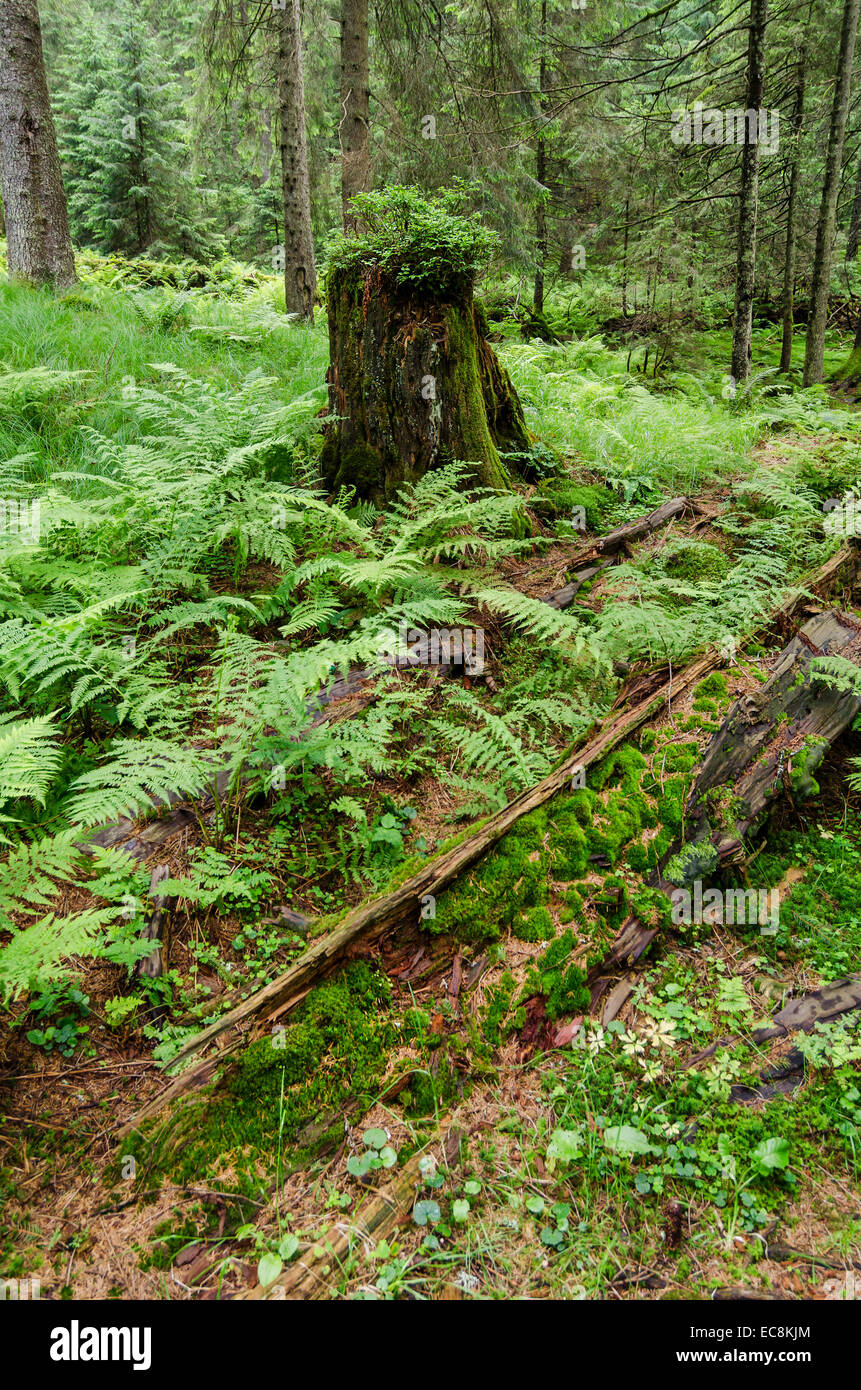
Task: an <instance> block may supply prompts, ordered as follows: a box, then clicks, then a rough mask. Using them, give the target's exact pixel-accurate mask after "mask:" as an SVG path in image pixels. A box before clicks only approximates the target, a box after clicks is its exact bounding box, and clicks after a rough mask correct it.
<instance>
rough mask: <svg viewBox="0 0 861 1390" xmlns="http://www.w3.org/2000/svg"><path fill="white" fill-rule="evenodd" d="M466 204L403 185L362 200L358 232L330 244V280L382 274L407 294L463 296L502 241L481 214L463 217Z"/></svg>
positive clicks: (454, 196) (358, 198) (357, 206)
mask: <svg viewBox="0 0 861 1390" xmlns="http://www.w3.org/2000/svg"><path fill="white" fill-rule="evenodd" d="M460 202H461V198H460V195H459V193H458V191H457V190H454V191H453V192H449V193H444V194H441V195H439V196H438V197H436V198H429V197H428V196H427V195H425V194H424V193H422V192H421V191H420V190H419V189H418V188H405V187H400V186H397V185H391V186H389V187H388V188H386V189H385V190H384V191H381V192H374V193H358V194H356V195H355V196H354V198H353V199H352V203H351V207H352V213H353V216H354V217H355V218H356V220H357V223H358V230H357V231H355V232H351V233H349V232H348V233H339V234H336V235H335V236H334V237H333V238H332V240H331V241H330V243H329V247H328V260H329V267H330V274H331V271H332V270H347V271H351V270H352V271H355V272H357V273H359V274H361V275H364V274H365V273H366V272H367V271H368V270H370V269H372V268H378V269H379V270H380V271H381V272H382V273H383V274H384V275H386V276H388V277H389V278H390V279H391V280H392V281H394V282H395V283H396V284H397V285H399V286H400V287H401V288H403V289H405V290H409V291H412V292H419V293H426V294H431V295H433V296H434V297H439V298H444V297H445V296H446V295H449V294H457V293H462V292H463V290H464V289H468V288H469V287H470V286H471V285H472V282H473V280H474V279H475V276H476V275H477V273H478V272H479V270H481V269H482V268H483V267H484V265H485V263H486V262H487V260H488V257H489V256H490V252H491V250H492V249H493V247H494V245H495V243H496V238H495V237H494V235H493V233H492V232H490V231H488V229H487V227H486V226H485V225H484V223H483V219H482V218H481V217H480V216H479V214H477V213H473V214H470V215H467V216H464V215H459V214H458V213H457V212H456V211H455V209H456V208H457V206H458V204H459V203H460ZM329 283H330V286H331V281H330V282H329Z"/></svg>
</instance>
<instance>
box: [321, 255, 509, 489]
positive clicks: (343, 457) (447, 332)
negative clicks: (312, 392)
mask: <svg viewBox="0 0 861 1390" xmlns="http://www.w3.org/2000/svg"><path fill="white" fill-rule="evenodd" d="M327 306H328V312H329V346H330V354H331V361H330V367H329V375H328V381H329V411H330V413H331V415H332V416H333V417H335V418H333V420H332V423H331V425H330V426H329V427H328V429H327V432H326V440H325V444H324V448H323V475H324V478H325V481H326V485H327V487H329V488H330V489H331V490H332V491H335V490H336V489H337V488H339V487H342V486H348V487H355V488H356V490H357V492H358V494H359V496H361V497H373V498H375V499H382V498H385V497H391V496H393V495H394V494H395V493H396V492H397V490H398V489H399V488H400V487H401V486H402V485H403V484H404V483H408V482H413V481H415V480H417V479H418V478H421V477H422V476H423V475H424V474H425V473H426V472H427V471H428V470H429V469H431V468H434V467H435V466H439V465H440V464H443V463H446V462H450V461H452V460H453V459H462V460H464V461H467V462H469V463H472V464H473V466H474V469H473V471H474V476H475V480H476V483H477V484H480V485H482V486H485V487H495V488H507V487H509V486H510V479H509V476H508V471H507V469H506V466H505V463H504V462H503V460H502V459H501V458H500V452H502V453H509V454H516V453H525V452H526V451H527V450H528V448H529V437H528V434H527V430H526V424H525V421H524V419H523V411H522V408H521V406H520V402H519V400H518V398H517V394H516V392H515V390H514V387H513V386H512V384H511V380H510V378H509V376H508V373H507V372H506V370H505V368H504V367H503V366H502V364H501V363H500V362H499V360H498V358H497V356H496V354H495V353H494V351H493V349H492V348H491V346H490V344H489V343H488V342H487V339H486V338H485V336H484V333H485V323H484V318H483V315H482V314H481V311H480V309H479V308H478V306H477V305H476V304H475V303H474V302H473V300H472V293H471V290H469V289H468V288H463V289H462V290H461V291H460V293H458V294H452V293H451V292H449V295H448V297H447V299H446V300H445V301H441V302H433V301H431V300H429V299H428V298H426V297H424V296H418V295H416V294H415V293H409V292H407V293H404V291H403V290H400V289H399V288H398V287H397V286H396V285H393V284H392V283H391V281H389V280H388V279H387V277H386V276H385V274H384V272H383V271H382V270H381V269H380V267H378V266H374V267H371V268H370V269H367V270H365V271H364V273H357V271H356V269H355V268H353V267H350V268H347V269H335V270H333V271H332V272H331V274H330V276H329V282H328V292H327Z"/></svg>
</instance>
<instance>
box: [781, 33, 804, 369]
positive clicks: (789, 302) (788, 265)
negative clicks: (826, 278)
mask: <svg viewBox="0 0 861 1390" xmlns="http://www.w3.org/2000/svg"><path fill="white" fill-rule="evenodd" d="M806 59H807V34H806V32H805V35H804V39H803V41H802V44H801V49H800V51H799V55H798V66H797V68H796V82H795V104H794V106H793V109H792V119H791V124H790V139H791V147H790V148H791V154H790V166H789V201H788V203H787V208H786V251H785V254H784V258H783V341H782V343H781V348H780V370H781V371H782V372H788V371H789V368H790V367H791V366H792V335H793V330H794V322H793V320H794V309H795V304H794V299H795V260H796V250H797V238H798V179H799V173H800V169H801V129H802V125H803V122H804V81H805V63H806Z"/></svg>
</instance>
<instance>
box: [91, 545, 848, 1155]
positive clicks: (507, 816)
mask: <svg viewBox="0 0 861 1390" xmlns="http://www.w3.org/2000/svg"><path fill="white" fill-rule="evenodd" d="M854 557H855V552H854V551H853V550H852V549H850V547H849V546H844V547H842V548H841V550H840V551H838V552H837V553H836V554H835V555H834V556H832V557H831V559H830V560H829V561H827V562H826V564H825V565H824V566H823V567H822V568H821V569H820V570H819V571H818V572H817V573H816V574H815V575H813V576H811V577H810V579H809V580H808V586H812V585H814V584H821V583H825V582H830V580H831V578H833V576H834V575H835V574H836V573H839V572H840V570H841V569H842V567H843V566H844V565H846V564H847V562H849V561H850V560H852V561H853V563H854ZM803 593H804V590H797V591H796V592H795V593H794V594H793V595H791V596H790V597H789V598H787V599H786V600H785V602H784V603H783V604H781V605H780V608H779V609H778V610H777V613H778V614H786V615H788V614H790V613H791V612H792V611H793V609H794V607H795V606H796V604H797V603H798V602H799V600H800V598H801V596H802V594H803ZM721 661H722V657H721V655H720V653H719V652H717V651H714V650H712V651H710V652H709V653H707V654H706V655H705V656H703V657H701V658H699V660H697V661H695V662H693V663H692V664H691V665H690V666H688V667H686V668H685V669H684V670H682V671H680V672H675V673H674V675H673V679H672V681H670V682H668V683H667V684H666V685H665V686H663V687H662V688H661V689H660V690H658V691H657V692H655V693H654V694H653V695H650V696H649V697H648V698H647V699H645V700H642V701H641V702H640V703H638V704H637V705H636V706H634V708H633V709H630V710H628V711H626V712H621V713H618V714H616V715H615V716H614V717H612V718H611V719H610V720H609V721H608V723H607V724H606V725H605V727H604V728H603V729H601V730H600V731H599V733H598V734H597V735H596V736H595V738H593V739H592V740H591V741H590V742H589V743H588V744H586V745H585V747H583V748H579V749H576V750H575V751H574V752H573V753H571V754H569V756H568V757H567V758H566V759H565V760H564V762H563V763H562V764H561V765H560V766H559V767H558V768H557V769H556V770H555V771H554V772H552V773H550V774H549V776H547V777H545V778H544V779H543V780H542V781H541V782H539V783H538V784H537V785H536V786H534V787H531V788H529V790H527V791H525V792H522V793H521V794H520V795H519V796H518V797H516V798H515V799H514V800H513V801H511V802H509V803H508V805H507V806H505V807H503V808H502V810H500V811H497V812H495V813H494V814H493V815H492V816H490V817H488V818H487V820H485V821H483V822H480V823H479V824H478V826H477V827H476V828H475V830H474V831H473V833H472V834H470V835H469V836H468V838H466V839H465V840H462V841H461V842H460V844H457V845H455V846H453V847H452V848H451V849H449V850H446V851H443V852H442V853H441V854H440V855H438V856H437V857H436V858H434V859H431V860H429V861H428V863H427V864H426V865H424V866H423V867H422V868H421V869H420V870H419V871H418V872H417V873H416V874H413V875H412V876H411V877H410V878H409V879H407V880H406V882H404V883H403V884H402V885H401V886H400V887H399V888H397V889H395V890H394V891H393V892H390V893H387V894H385V895H383V896H382V897H380V898H376V899H372V900H371V901H370V902H366V903H363V904H361V905H360V906H359V907H357V908H354V909H353V910H352V911H350V912H348V913H347V914H346V916H345V917H344V918H343V920H342V921H341V922H340V924H339V925H337V926H336V927H335V928H334V929H333V930H332V931H331V932H330V933H328V934H327V935H326V936H324V937H322V938H320V939H319V940H318V941H316V942H314V944H313V945H312V946H310V947H309V949H308V950H307V951H306V952H305V953H304V955H303V956H301V957H300V958H299V959H298V960H297V961H296V962H295V963H294V964H293V965H292V966H291V967H290V968H289V969H288V970H287V971H286V972H285V973H284V974H282V975H280V976H279V977H278V978H277V979H275V980H273V981H271V982H270V983H269V984H268V985H265V986H264V987H263V989H261V990H259V991H258V992H257V993H256V994H254V995H253V996H252V997H251V998H250V999H248V1000H246V1001H245V1002H244V1003H242V1004H240V1005H239V1006H238V1007H237V1008H235V1009H232V1010H231V1011H230V1012H229V1013H227V1014H225V1015H224V1016H223V1017H222V1018H220V1019H218V1020H217V1021H216V1022H215V1023H213V1024H211V1025H210V1026H209V1027H208V1028H205V1029H204V1030H203V1031H202V1032H200V1033H198V1034H197V1035H196V1036H195V1037H193V1038H190V1039H189V1040H188V1041H187V1042H186V1043H185V1044H184V1046H183V1047H182V1048H181V1050H180V1051H179V1053H178V1054H177V1055H176V1057H175V1058H174V1059H173V1061H172V1063H171V1064H170V1065H171V1067H172V1068H173V1067H178V1066H182V1064H183V1063H184V1062H187V1061H189V1060H190V1059H191V1058H192V1057H193V1056H195V1054H197V1053H198V1052H200V1051H202V1050H203V1049H205V1048H206V1047H207V1046H208V1045H209V1044H210V1043H212V1042H217V1043H218V1046H219V1048H220V1056H219V1058H218V1059H215V1060H214V1059H212V1058H209V1059H206V1060H205V1061H203V1062H198V1063H196V1064H195V1065H194V1066H192V1067H189V1068H188V1069H187V1070H186V1071H185V1072H182V1073H181V1074H180V1075H179V1076H177V1077H176V1078H175V1079H174V1080H173V1081H172V1083H171V1084H170V1085H169V1086H168V1087H166V1089H165V1090H164V1091H163V1092H162V1093H161V1094H160V1095H158V1096H156V1097H154V1098H153V1099H152V1100H151V1101H150V1102H149V1103H148V1104H147V1105H145V1106H144V1107H143V1108H142V1109H141V1110H140V1111H139V1112H138V1113H137V1115H135V1116H133V1117H132V1119H131V1120H129V1121H128V1122H127V1123H126V1124H124V1125H123V1126H122V1127H121V1128H120V1129H119V1130H117V1131H116V1133H117V1135H118V1137H119V1138H122V1137H123V1136H124V1135H127V1134H129V1133H131V1132H132V1131H133V1130H135V1129H137V1128H139V1126H140V1125H141V1124H142V1123H144V1122H145V1121H146V1120H147V1119H149V1118H150V1117H151V1116H152V1115H154V1114H156V1113H157V1112H158V1111H159V1110H161V1109H162V1108H163V1106H165V1105H166V1104H168V1103H170V1102H171V1101H173V1100H174V1099H177V1098H178V1097H179V1096H181V1095H183V1094H184V1093H186V1092H188V1091H190V1090H192V1089H195V1088H197V1087H199V1086H202V1085H205V1084H206V1083H207V1082H208V1081H209V1080H210V1079H211V1078H212V1076H213V1073H214V1070H215V1068H216V1066H217V1065H218V1062H220V1060H221V1059H222V1058H224V1057H226V1056H227V1055H229V1054H230V1053H231V1052H232V1051H234V1050H235V1049H236V1048H237V1047H239V1046H240V1045H241V1044H242V1041H243V1039H244V1037H245V1026H246V1025H247V1024H248V1022H249V1020H251V1019H254V1020H255V1022H257V1023H261V1022H263V1021H267V1020H268V1021H274V1020H275V1019H276V1018H281V1017H283V1016H284V1015H285V1014H286V1013H288V1012H289V1011H290V1010H292V1009H293V1008H295V1007H296V1005H297V1004H298V1003H300V1002H301V1000H302V999H303V998H304V997H305V995H306V994H307V993H308V991H309V990H310V989H311V988H312V987H313V985H314V984H316V983H317V982H318V981H319V980H321V979H323V978H324V977H325V976H326V975H327V974H329V973H330V972H331V971H332V970H333V969H334V968H335V967H336V966H337V965H338V964H339V962H340V961H342V960H343V959H344V958H345V956H346V955H347V954H348V953H349V952H351V951H353V950H355V948H356V947H357V946H358V945H359V943H360V942H361V944H362V946H366V945H367V944H369V943H370V942H372V941H374V940H375V939H377V938H378V937H379V936H381V935H382V934H383V933H384V932H386V931H387V930H389V929H391V928H393V927H395V926H397V925H399V924H401V923H403V922H405V921H413V922H415V921H416V920H417V918H418V917H419V914H420V905H421V902H422V899H423V898H426V897H427V896H428V895H430V896H435V895H436V894H437V893H439V892H440V891H441V890H442V889H443V888H444V887H446V885H447V884H449V883H451V882H452V881H453V880H454V879H455V878H456V877H457V876H458V875H459V874H460V873H462V872H463V870H464V869H466V868H468V867H470V866H471V865H472V864H473V863H475V861H476V860H477V859H479V858H481V856H482V855H483V854H485V853H486V852H487V851H488V850H489V849H491V848H492V847H493V845H495V844H496V843H497V841H498V840H500V839H501V838H502V836H503V835H505V833H506V832H507V831H508V830H509V829H510V828H511V827H512V826H513V825H514V824H515V823H516V822H517V821H518V820H519V819H520V818H521V817H522V816H525V815H527V814H528V813H529V812H530V811H533V810H535V809H536V808H537V807H538V806H541V805H543V804H544V803H545V802H546V801H549V800H550V798H551V797H552V796H554V795H555V793H556V792H558V791H560V790H561V789H562V788H563V787H564V786H566V785H567V784H569V782H570V780H571V777H572V774H574V773H575V771H579V769H581V768H585V767H588V766H589V765H590V764H592V763H594V762H597V761H599V760H600V759H601V758H602V757H604V756H605V754H606V753H608V752H610V751H611V750H612V749H613V748H615V747H616V746H617V745H618V744H619V743H621V742H622V741H623V740H624V739H626V738H628V737H629V736H630V735H631V734H632V733H633V732H634V731H635V730H636V729H638V728H639V727H640V726H641V725H642V724H644V723H646V722H647V720H648V719H649V718H651V717H652V716H654V715H655V714H657V713H658V712H659V711H661V710H663V709H664V708H669V706H670V703H671V700H672V698H673V697H676V698H677V697H679V696H680V695H682V694H684V693H685V692H686V691H688V690H690V689H691V688H692V687H693V686H695V685H696V684H698V682H699V681H701V680H702V679H703V678H704V677H705V676H706V675H708V674H709V673H710V672H711V671H713V670H714V669H715V668H716V667H717V666H719V665H720V664H721ZM654 935H655V932H654V931H651V933H650V930H649V929H648V928H644V927H643V926H642V924H640V923H639V922H637V920H636V919H629V922H628V923H626V924H625V927H623V929H622V932H621V933H620V937H619V938H617V942H618V943H620V944H618V945H614V948H613V950H612V952H611V956H610V957H608V960H612V961H613V963H614V964H621V963H622V962H623V961H624V963H625V964H633V963H634V961H636V960H637V959H638V958H639V956H641V955H642V953H643V951H644V950H645V948H646V946H647V945H648V944H649V942H650V941H651V940H652V939H653V937H654ZM607 969H608V966H607V962H606V961H603V962H601V964H600V965H599V966H597V967H595V969H594V970H593V971H592V972H590V976H589V982H590V984H594V982H595V981H596V980H597V977H598V976H599V975H600V974H606V972H607ZM599 997H600V994H599ZM594 998H595V991H594V989H593V1000H594ZM228 1034H232V1036H227V1035H228Z"/></svg>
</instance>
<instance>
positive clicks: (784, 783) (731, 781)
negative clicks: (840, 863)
mask: <svg viewBox="0 0 861 1390" xmlns="http://www.w3.org/2000/svg"><path fill="white" fill-rule="evenodd" d="M824 656H840V657H843V658H844V659H845V660H847V661H851V662H852V663H853V664H854V665H856V666H858V665H861V624H859V623H858V622H857V620H856V619H855V618H853V617H851V616H850V615H848V614H846V613H841V612H840V611H839V610H836V609H832V610H830V611H828V612H824V613H819V614H817V615H816V616H815V617H813V618H811V619H810V620H809V621H808V622H806V623H805V624H804V626H803V627H802V628H801V629H800V630H799V632H798V634H797V635H796V636H795V637H793V639H792V641H791V642H790V643H789V645H788V646H787V647H785V648H784V650H783V652H782V653H781V655H780V657H779V659H778V661H777V665H776V666H775V668H774V670H773V671H772V673H771V676H770V677H769V679H768V680H767V681H766V682H765V684H764V685H763V686H762V687H761V688H760V689H759V690H758V691H756V692H755V694H754V695H744V696H742V697H741V699H739V700H737V701H736V702H735V704H734V705H733V706H732V708H731V709H730V711H729V713H728V714H727V716H726V718H725V720H724V722H723V724H722V725H721V728H720V730H719V731H718V732H717V733H716V734H715V736H714V738H713V739H712V741H711V743H710V744H709V747H708V750H707V752H706V756H705V758H704V759H703V763H702V767H701V770H700V774H699V777H698V778H697V781H696V783H695V785H694V788H693V791H692V792H691V795H690V798H689V800H688V806H687V814H688V816H689V817H690V818H691V819H692V821H693V824H694V833H693V834H692V835H691V836H690V837H689V838H690V839H691V841H693V842H695V843H697V844H699V843H701V842H705V841H709V843H711V844H712V845H713V847H714V849H715V850H716V851H717V854H718V856H719V858H720V862H721V864H725V863H730V862H733V861H734V860H736V859H738V858H739V857H740V855H741V854H743V841H744V838H745V836H746V835H748V834H750V833H751V832H752V831H754V830H755V829H756V828H757V826H758V825H759V824H761V822H762V819H763V817H764V816H765V815H766V813H767V811H768V808H769V806H770V805H771V803H772V801H774V800H775V798H776V797H778V796H779V795H781V794H782V793H786V794H788V795H790V796H791V795H792V793H793V791H795V792H796V793H797V794H799V795H802V796H803V795H805V794H806V793H807V792H808V790H809V789H810V788H811V787H812V786H813V785H814V783H813V778H812V774H813V772H815V770H816V768H817V767H818V766H819V764H820V763H821V761H822V759H823V758H824V756H825V754H826V752H827V751H828V749H829V748H830V746H831V744H832V743H833V742H834V740H835V739H836V738H838V737H839V735H840V734H842V733H843V731H844V730H845V729H847V728H848V726H849V725H850V724H851V723H852V721H853V719H854V718H855V717H856V715H857V714H858V712H859V710H861V698H859V697H858V696H856V695H853V694H851V693H850V692H847V691H842V692H841V691H839V690H835V689H831V690H829V689H826V688H825V687H823V686H817V685H816V682H815V679H814V677H813V676H812V674H811V663H812V662H813V661H814V659H815V658H816V657H824ZM721 788H731V789H732V806H733V810H732V813H731V814H730V815H729V816H727V815H726V814H723V816H722V819H718V820H717V823H716V825H715V828H714V829H713V828H712V822H713V821H715V820H716V817H717V818H721V815H722V813H721V812H720V811H719V810H718V811H716V795H715V794H716V793H718V792H719V790H720V789H721Z"/></svg>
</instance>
